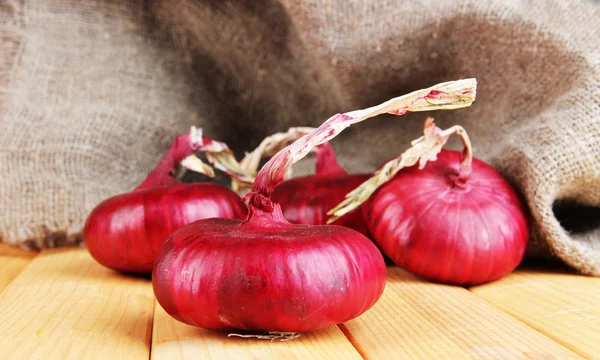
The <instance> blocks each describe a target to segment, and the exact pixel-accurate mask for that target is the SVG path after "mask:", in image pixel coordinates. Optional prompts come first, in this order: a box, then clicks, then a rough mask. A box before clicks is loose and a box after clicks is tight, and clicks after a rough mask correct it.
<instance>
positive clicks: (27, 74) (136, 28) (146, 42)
mask: <svg viewBox="0 0 600 360" xmlns="http://www.w3.org/2000/svg"><path fill="white" fill-rule="evenodd" d="M599 38H600V5H599V4H598V3H596V2H590V1H589V0H588V1H578V0H569V1H559V0H552V1H548V0H538V1H517V0H511V1H496V2H488V1H485V2H484V1H476V0H473V1H462V2H459V1H439V0H432V1H402V0H392V1H381V0H376V1H362V0H353V1H348V0H335V1H327V2H321V1H317V0H310V1H292V0H282V1H264V0H262V1H257V0H253V1H224V0H213V1H200V0H196V1H191V0H190V1H177V0H172V1H167V0H162V1H161V0H157V1H154V2H152V1H121V0H112V1H106V0H104V1H79V0H72V1H58V0H8V1H6V0H4V1H0V129H1V131H0V174H1V175H0V236H1V238H2V241H3V242H6V243H9V244H16V245H19V246H21V247H25V248H45V247H53V246H59V245H65V244H71V243H74V242H78V241H80V231H81V228H82V225H83V222H84V221H85V218H86V216H87V214H88V212H89V211H90V210H91V209H92V208H93V207H94V206H95V205H96V204H98V203H99V202H100V201H101V200H103V199H105V198H107V197H109V196H112V195H115V194H117V193H121V192H124V191H128V190H131V189H133V188H134V187H135V185H137V184H138V183H139V182H140V181H141V180H142V179H143V178H144V177H145V175H146V173H147V171H148V170H149V169H150V168H151V167H152V166H154V165H155V164H156V162H157V161H158V159H159V157H160V156H161V154H162V153H163V152H164V151H165V150H166V149H167V147H168V145H169V143H170V142H171V141H172V139H173V138H174V136H175V135H176V134H179V133H182V132H186V131H187V130H188V129H189V127H190V126H191V125H196V126H201V127H203V128H204V129H205V132H206V134H208V135H210V136H213V137H215V138H217V139H219V140H222V141H226V142H227V143H228V144H229V145H230V146H231V147H232V148H233V149H234V150H235V151H237V152H238V154H240V156H241V154H243V151H245V150H251V149H252V148H254V147H255V146H257V145H258V143H259V142H260V140H261V139H262V138H263V137H264V136H266V135H269V134H271V133H273V132H275V131H284V130H287V128H288V127H289V126H317V125H319V124H320V123H321V122H322V121H324V120H325V119H326V118H328V117H329V116H330V115H333V114H334V113H336V112H343V111H350V110H354V109H359V108H363V107H367V106H371V105H375V104H376V103H378V102H381V101H384V100H387V99H388V98H391V97H394V96H398V95H401V94H404V93H407V92H410V91H413V90H417V89H420V88H424V87H428V86H431V85H433V84H435V83H438V82H441V81H446V80H455V79H459V78H464V77H476V78H477V80H478V83H479V87H478V92H477V100H476V102H475V103H474V105H473V106H472V107H470V108H467V109H462V110H458V111H446V112H437V113H432V114H424V113H420V114H412V115H408V116H403V117H399V118H398V117H383V116H382V117H380V118H377V119H374V120H371V121H369V122H366V123H362V124H359V125H356V126H355V127H352V128H350V129H348V130H347V131H345V132H344V133H342V134H341V135H340V136H339V137H338V138H336V139H335V140H334V141H333V142H332V144H333V146H334V148H335V149H336V151H337V152H338V156H339V158H340V161H341V163H342V165H343V166H345V167H346V168H347V169H348V170H350V171H370V170H374V169H375V168H376V167H377V166H378V165H380V164H381V163H382V162H383V161H385V160H387V159H388V158H389V157H391V156H393V155H397V154H400V153H401V152H402V151H403V150H404V149H406V147H407V146H408V145H409V142H410V140H411V139H414V138H416V137H418V136H420V132H421V129H422V125H423V120H424V119H425V117H426V116H427V115H432V116H434V117H435V118H436V120H437V122H438V124H439V125H440V126H441V127H447V126H449V125H451V124H455V123H458V124H462V125H463V126H464V127H465V128H466V129H467V131H469V133H470V135H471V137H472V140H473V143H474V150H475V155H476V156H477V157H479V158H481V159H483V160H485V161H488V162H490V163H492V164H493V165H494V166H496V167H497V168H498V169H499V170H500V171H502V172H503V173H504V174H505V175H506V176H507V177H508V178H509V179H510V180H511V181H513V182H514V184H515V186H516V188H517V189H518V190H519V191H520V192H522V194H523V197H524V199H525V201H526V203H527V204H528V207H529V210H530V212H531V216H532V239H531V246H530V249H529V251H528V256H529V257H538V256H541V257H545V258H550V257H558V258H559V259H561V260H562V261H563V262H564V263H566V264H568V265H570V266H572V267H574V268H575V269H577V270H578V271H580V272H582V273H584V274H593V275H600V210H599V208H600V145H599V140H600V87H599V86H600V40H599ZM457 146H458V143H457V142H453V143H452V144H451V146H450V148H457ZM310 171H312V170H311V163H310V161H303V162H301V163H300V164H298V166H297V167H296V172H295V173H296V174H297V175H301V174H305V173H308V172H310Z"/></svg>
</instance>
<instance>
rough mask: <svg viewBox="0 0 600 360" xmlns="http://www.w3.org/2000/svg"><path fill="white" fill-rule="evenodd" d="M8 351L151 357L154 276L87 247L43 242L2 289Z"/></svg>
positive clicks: (1, 342) (20, 355)
mask: <svg viewBox="0 0 600 360" xmlns="http://www.w3.org/2000/svg"><path fill="white" fill-rule="evenodd" d="M0 309H1V312H0V356H2V359H5V358H8V359H61V360H62V359H84V358H85V359H148V357H149V352H150V335H151V325H152V313H153V309H154V298H153V293H152V288H151V284H150V282H149V281H148V280H142V279H135V278H131V277H126V276H122V275H119V274H117V273H115V272H113V271H110V270H108V269H106V268H104V267H102V266H100V265H99V264H98V263H96V262H95V261H94V260H93V259H92V258H91V256H90V255H89V253H88V252H87V251H86V250H84V249H71V248H63V249H55V250H44V251H42V252H41V253H40V254H39V255H38V256H37V257H36V258H35V259H33V260H32V261H31V263H30V264H29V266H27V267H26V268H25V269H24V270H23V272H21V274H20V275H19V276H18V277H17V278H15V279H14V280H13V282H11V283H10V284H9V285H8V286H7V287H6V288H5V289H4V291H3V292H2V293H1V294H0Z"/></svg>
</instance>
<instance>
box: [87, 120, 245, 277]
mask: <svg viewBox="0 0 600 360" xmlns="http://www.w3.org/2000/svg"><path fill="white" fill-rule="evenodd" d="M194 151H205V152H206V153H207V157H208V158H209V159H214V158H220V159H221V161H220V163H225V164H226V163H227V161H226V160H225V159H231V158H232V154H231V151H230V150H229V149H228V148H227V146H226V145H225V144H223V143H220V142H217V141H214V140H212V139H210V138H208V137H206V136H202V132H201V130H200V129H195V128H192V130H191V131H190V133H189V134H186V135H181V136H178V137H177V138H176V139H175V140H174V142H173V143H172V145H171V147H170V148H169V150H168V151H167V153H166V154H165V155H164V157H163V158H162V160H161V161H160V162H159V164H158V165H157V166H156V167H155V168H154V169H153V170H152V171H151V172H150V173H149V174H148V176H147V177H146V179H145V180H144V181H143V182H142V183H141V184H139V185H138V186H137V187H136V188H135V189H134V190H133V191H131V192H127V193H124V194H119V195H116V196H113V197H111V198H108V199H106V200H104V201H103V202H101V203H100V204H98V205H97V206H96V207H95V208H94V209H93V210H92V211H91V212H90V214H89V215H88V218H87V220H86V223H85V226H84V229H83V240H84V243H85V245H86V247H87V249H88V251H89V252H90V254H91V255H92V257H93V258H94V259H95V260H96V261H97V262H99V263H100V264H102V265H104V266H106V267H108V268H110V269H113V270H116V271H120V272H125V273H145V274H150V273H151V272H152V265H153V263H154V258H155V256H156V253H157V252H158V249H159V247H160V245H161V244H162V242H163V240H164V239H165V238H166V237H167V236H168V235H170V234H171V233H172V232H173V231H175V230H176V229H178V228H179V227H181V226H183V225H186V224H189V223H191V222H193V221H196V220H199V219H204V218H211V217H221V218H235V219H243V218H244V217H245V216H246V214H247V209H246V205H245V204H244V203H243V202H242V199H241V198H240V196H239V195H238V194H236V193H235V192H234V191H232V190H231V189H229V188H227V187H225V186H222V185H218V184H211V183H207V182H205V183H189V184H183V183H181V182H179V181H178V180H177V179H175V178H173V177H171V176H170V173H171V170H172V169H173V168H174V167H175V165H177V164H179V163H182V164H183V165H184V166H187V167H189V168H191V169H193V170H196V171H198V172H202V173H204V174H206V175H208V176H211V177H212V176H214V172H213V171H212V167H210V166H209V165H207V164H204V163H202V162H201V161H200V159H198V158H196V157H195V156H193V153H194ZM229 161H230V162H231V161H235V160H234V159H233V160H229Z"/></svg>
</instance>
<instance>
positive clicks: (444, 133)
mask: <svg viewBox="0 0 600 360" xmlns="http://www.w3.org/2000/svg"><path fill="white" fill-rule="evenodd" d="M455 133H456V134H458V135H459V136H460V137H461V139H462V141H463V144H464V146H465V152H464V154H465V156H464V158H463V161H462V163H461V168H469V169H470V164H471V161H472V159H473V157H472V151H471V150H472V147H471V141H470V139H469V136H468V135H467V132H466V131H465V130H464V129H463V128H462V127H461V126H459V125H455V126H452V127H451V128H449V129H446V130H442V129H440V128H439V127H437V126H435V123H434V119H433V118H432V117H428V118H427V119H426V120H425V126H424V129H423V136H421V137H420V138H418V139H416V140H413V141H412V142H411V147H410V148H409V149H408V150H406V151H405V152H404V153H403V154H402V155H400V156H398V157H396V158H394V159H392V160H390V161H388V162H387V163H385V164H384V165H383V166H382V167H381V168H380V169H379V170H377V171H376V172H375V173H374V174H373V176H372V177H371V178H370V179H368V180H367V181H365V182H363V183H362V184H361V185H360V186H358V187H357V188H356V189H354V190H353V191H351V192H350V193H348V194H347V195H346V199H345V200H344V201H342V202H341V203H340V204H339V205H337V206H336V207H335V208H333V209H331V210H330V211H329V212H328V213H327V214H328V215H333V216H332V217H330V218H329V219H328V220H327V223H328V224H331V223H333V222H334V221H336V220H337V219H338V218H340V217H341V216H344V215H345V214H347V213H349V212H350V211H352V210H354V209H356V208H357V207H359V206H360V205H361V204H362V203H363V202H365V201H367V199H368V198H369V197H370V196H371V194H373V193H374V192H375V190H377V189H378V188H379V187H381V186H382V185H383V184H385V183H387V182H388V181H389V180H391V179H392V178H393V177H394V176H396V174H397V173H398V171H400V170H401V169H403V168H406V167H410V166H413V165H415V164H416V163H417V162H418V163H419V169H423V168H424V167H425V164H427V162H428V161H435V160H436V159H437V155H438V154H439V153H440V151H441V150H442V147H443V146H444V145H445V144H446V142H448V138H449V137H450V135H452V134H455Z"/></svg>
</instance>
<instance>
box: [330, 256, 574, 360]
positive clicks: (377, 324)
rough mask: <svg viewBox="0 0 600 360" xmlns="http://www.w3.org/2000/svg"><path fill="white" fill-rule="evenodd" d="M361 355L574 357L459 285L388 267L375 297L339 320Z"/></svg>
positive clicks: (462, 357)
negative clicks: (367, 306)
mask: <svg viewBox="0 0 600 360" xmlns="http://www.w3.org/2000/svg"><path fill="white" fill-rule="evenodd" d="M341 328H342V330H343V331H344V332H345V333H346V335H347V336H348V337H349V338H350V339H351V341H352V342H353V344H354V345H355V346H356V348H357V349H358V350H359V352H360V353H361V354H362V355H363V357H364V358H365V359H378V360H379V359H580V358H581V357H580V356H578V355H577V354H575V353H573V352H571V351H570V350H568V349H567V348H565V347H563V346H561V345H559V344H558V343H556V342H554V341H552V340H551V339H549V338H547V337H545V336H544V335H542V334H540V333H538V332H536V331H535V330H533V329H531V328H530V327H528V326H526V325H525V324H523V323H521V322H519V321H517V320H515V319H514V318H512V317H511V316H509V315H507V314H505V313H503V312H502V311H500V310H498V309H497V308H495V307H494V306H492V305H490V304H488V303H487V302H485V301H484V300H482V299H480V298H478V297H477V296H475V295H473V294H471V293H470V292H469V291H468V290H466V289H464V288H461V287H453V286H446V285H441V284H434V283H430V282H426V281H423V280H420V279H417V278H416V277H414V276H412V275H410V274H409V273H407V272H405V271H403V270H401V269H399V268H397V267H394V268H389V270H388V282H387V286H386V290H385V292H384V295H383V297H382V298H381V300H380V301H379V302H378V303H377V304H375V306H374V307H373V308H371V309H370V310H369V311H368V312H366V313H365V314H363V315H362V316H360V317H358V318H356V319H354V320H352V321H350V322H348V323H346V324H344V325H341Z"/></svg>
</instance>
